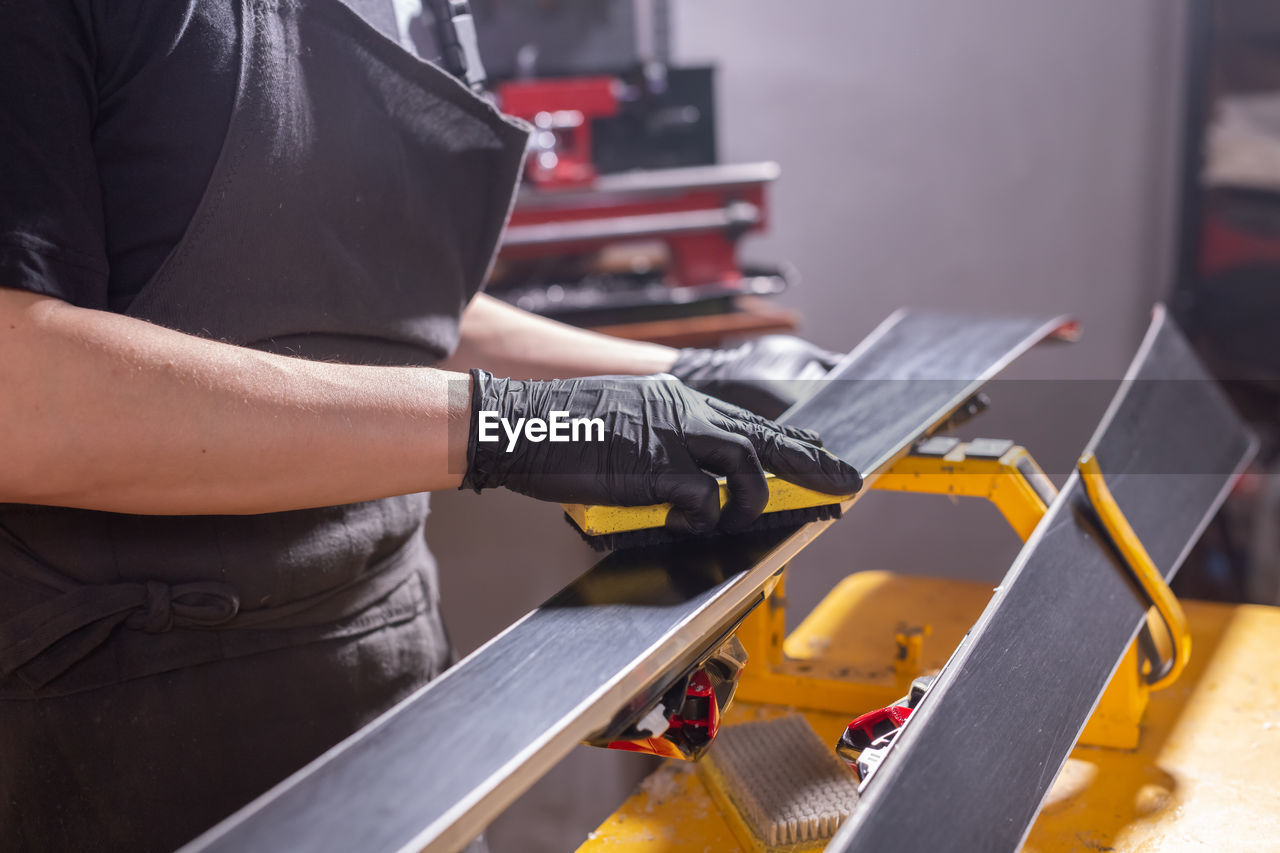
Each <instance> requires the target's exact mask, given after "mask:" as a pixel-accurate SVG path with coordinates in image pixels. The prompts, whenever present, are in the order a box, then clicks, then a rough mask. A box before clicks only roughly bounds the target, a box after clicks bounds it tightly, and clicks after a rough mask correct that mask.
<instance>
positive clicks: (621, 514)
mask: <svg viewBox="0 0 1280 853" xmlns="http://www.w3.org/2000/svg"><path fill="white" fill-rule="evenodd" d="M765 480H766V482H767V483H768V485H769V503H768V504H766V505H765V508H764V512H763V513H761V515H760V517H759V518H757V519H756V520H755V521H754V522H752V524H751V525H750V527H748V528H747V531H746V532H753V531H759V530H771V529H776V528H779V527H795V526H798V525H801V524H806V523H808V522H811V521H825V520H826V519H829V518H839V517H840V505H841V504H842V503H844V501H846V500H848V499H849V498H850V497H852V495H828V494H825V493H823V492H817V491H814V490H813V489H806V488H805V487H804V486H797V485H796V484H795V483H790V482H788V481H786V480H783V479H781V478H780V477H777V476H775V475H773V474H770V473H767V472H766V474H765ZM718 481H719V483H720V506H721V507H722V508H723V507H724V505H725V503H726V502H727V501H728V500H729V487H728V485H727V483H726V481H725V478H724V477H720V478H719V480H718ZM561 506H563V507H564V513H565V517H566V518H568V519H569V521H570V522H572V523H573V525H574V527H576V528H577V530H578V532H579V533H581V534H582V538H583V539H584V540H586V542H587V543H588V544H589V545H591V547H592V548H594V549H595V550H597V551H616V550H620V549H626V548H636V547H640V546H644V545H661V544H665V543H668V542H674V541H678V540H681V539H688V538H691V537H693V536H695V535H696V534H692V533H688V532H684V531H680V530H673V529H671V528H668V527H667V526H666V524H667V514H668V513H669V512H670V511H671V504H669V503H664V504H652V505H650V506H589V505H586V504H561ZM714 534H715V531H713V533H712V534H711V535H714Z"/></svg>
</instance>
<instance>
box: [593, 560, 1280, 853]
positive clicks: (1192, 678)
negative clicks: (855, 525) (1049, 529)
mask: <svg viewBox="0 0 1280 853" xmlns="http://www.w3.org/2000/svg"><path fill="white" fill-rule="evenodd" d="M990 595H991V588H990V587H989V586H987V585H984V584H978V583H972V582H965V581H955V580H938V579H932V578H920V577H908V576H899V575H894V574H890V573H886V572H865V573H861V574H857V575H852V576H850V577H849V578H847V579H846V580H845V581H844V582H842V583H841V584H840V585H839V586H837V587H836V589H834V590H833V591H832V593H831V594H830V595H829V596H828V597H827V598H826V599H825V600H824V601H823V602H822V603H821V604H819V605H818V607H817V608H815V609H814V611H813V612H812V613H811V614H810V615H809V616H808V617H807V618H806V619H805V620H804V621H803V622H802V623H801V624H800V625H799V626H798V627H797V628H796V629H795V630H794V631H793V632H791V634H790V635H788V637H787V639H786V642H785V645H784V651H785V654H786V656H787V657H788V658H789V659H791V660H794V661H803V662H805V663H807V664H809V665H811V666H812V667H813V669H814V671H815V672H816V671H820V670H826V671H828V672H860V673H861V674H862V675H863V676H868V675H871V676H874V674H875V672H874V671H875V669H876V668H877V667H881V668H886V667H887V669H892V667H891V665H890V664H889V662H890V661H892V659H893V657H894V638H895V635H896V634H897V633H900V632H901V630H902V626H903V625H904V624H915V625H928V626H929V628H930V631H929V633H928V636H927V637H926V638H925V641H924V646H923V649H922V650H921V653H922V655H923V659H922V662H921V663H922V665H923V667H924V668H925V669H926V670H927V669H932V668H937V667H941V665H942V664H943V663H945V661H946V658H947V656H948V655H949V654H950V651H951V649H953V648H954V647H955V645H956V644H957V643H958V642H959V641H960V638H961V637H962V636H963V634H964V632H965V631H966V630H968V627H969V626H970V625H971V624H973V622H974V620H975V619H977V617H978V615H979V613H980V612H981V610H982V608H983V607H984V606H985V604H986V602H987V600H988V598H989V597H990ZM1184 608H1185V611H1186V614H1187V617H1188V621H1189V624H1190V628H1191V634H1192V643H1193V649H1194V652H1193V654H1192V656H1191V660H1190V663H1189V665H1188V667H1187V669H1186V670H1185V671H1184V672H1183V673H1182V676H1181V677H1180V678H1179V680H1178V681H1177V682H1176V683H1175V684H1173V685H1172V686H1171V687H1169V688H1168V689H1165V690H1162V691H1157V692H1153V693H1152V694H1151V696H1150V701H1149V704H1148V706H1147V709H1146V713H1145V716H1144V717H1143V722H1142V733H1141V739H1140V742H1139V745H1138V748H1137V749H1135V750H1119V749H1104V748H1097V747H1086V746H1077V747H1076V749H1075V750H1074V751H1073V752H1072V754H1071V758H1070V759H1069V760H1068V762H1067V764H1066V766H1065V767H1064V768H1063V770H1062V772H1061V773H1060V774H1059V776H1058V779H1057V781H1056V782H1055V784H1054V786H1053V788H1052V789H1051V790H1050V792H1049V795H1048V797H1047V798H1046V799H1045V802H1044V806H1043V808H1042V810H1041V812H1040V816H1039V818H1038V819H1037V820H1036V823H1035V826H1034V828H1033V829H1032V831H1031V834H1030V836H1029V837H1028V840H1027V844H1026V846H1025V848H1024V850H1026V851H1035V853H1065V851H1110V850H1114V851H1154V850H1159V851H1162V853H1164V851H1168V853H1172V852H1173V851H1182V850H1224V849H1230V850H1250V851H1266V850H1280V608H1275V607H1263V606H1255V605H1226V604H1214V603H1208V602H1200V601H1187V602H1184ZM885 675H886V676H887V675H888V672H887V671H886V672H885ZM867 710H870V708H850V709H849V713H848V714H845V715H836V714H830V713H820V712H804V713H805V717H806V719H807V720H808V721H809V723H810V725H812V726H813V729H814V731H815V732H817V734H818V735H819V737H821V738H822V740H823V741H825V742H827V743H830V744H835V742H836V740H837V739H838V738H839V736H840V733H841V732H842V731H843V729H844V727H845V726H846V725H847V724H848V722H849V720H850V719H851V718H852V717H854V716H855V715H857V714H860V713H862V712H864V711H867ZM792 711H793V709H791V708H788V707H786V706H781V705H772V704H759V703H753V702H746V701H739V702H737V703H735V705H734V706H733V708H732V709H731V710H730V711H729V713H728V714H727V715H726V717H725V721H724V724H725V725H734V724H736V723H742V722H746V721H749V720H756V719H768V718H771V717H776V716H780V715H782V714H785V713H791V712H792ZM961 748H962V747H961ZM972 759H973V772H974V775H975V777H979V776H981V774H982V773H983V766H984V762H983V757H982V756H981V755H974V756H972ZM870 784H872V785H874V784H875V779H874V778H873V779H872V780H871V783H870ZM919 808H920V815H921V819H922V820H927V819H928V814H929V808H928V804H927V803H920V804H919ZM733 821H734V817H732V816H731V817H730V818H728V819H726V816H725V815H724V814H722V812H721V810H720V809H719V808H718V807H717V805H716V803H715V802H713V801H712V799H711V797H710V795H709V794H708V793H707V789H706V788H705V787H704V786H703V784H702V782H701V780H700V777H699V775H698V774H697V773H696V772H695V765H693V764H691V763H688V762H681V761H674V760H669V761H667V762H665V763H664V764H663V766H662V767H661V768H660V769H658V770H657V771H656V772H655V773H653V774H652V775H651V776H649V777H648V778H647V779H646V780H645V781H644V782H643V783H642V784H641V785H640V787H639V789H638V790H637V791H636V792H635V793H634V794H633V795H632V796H631V797H630V798H629V799H628V800H627V801H626V802H625V803H624V804H623V805H622V806H621V808H619V809H618V810H617V811H616V812H615V813H614V814H613V815H611V816H610V817H609V818H608V819H607V820H606V821H605V822H604V823H602V824H601V825H600V826H599V827H598V828H597V829H596V830H595V832H593V833H591V835H590V836H589V837H588V839H587V841H586V842H585V843H584V844H583V845H582V846H581V847H580V848H579V853H622V851H635V853H676V851H698V852H699V853H701V851H716V853H720V851H724V853H736V851H744V853H747V851H750V850H752V849H753V848H750V847H744V846H743V845H742V844H741V843H740V841H739V838H738V836H737V835H735V831H734V828H733V827H732V825H731V824H732V823H733ZM740 831H741V827H739V832H740Z"/></svg>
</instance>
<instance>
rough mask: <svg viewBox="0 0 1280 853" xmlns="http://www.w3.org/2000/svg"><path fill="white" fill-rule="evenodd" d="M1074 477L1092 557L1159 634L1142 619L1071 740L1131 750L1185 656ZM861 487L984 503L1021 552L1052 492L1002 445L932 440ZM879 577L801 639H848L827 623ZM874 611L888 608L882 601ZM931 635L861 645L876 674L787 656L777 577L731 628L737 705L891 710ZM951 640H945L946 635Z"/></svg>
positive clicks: (1090, 474) (1093, 495) (1027, 461)
mask: <svg viewBox="0 0 1280 853" xmlns="http://www.w3.org/2000/svg"><path fill="white" fill-rule="evenodd" d="M1079 476H1080V477H1081V478H1082V481H1083V483H1084V485H1085V487H1086V493H1087V494H1088V495H1089V500H1088V504H1089V505H1088V506H1087V507H1083V508H1082V510H1083V511H1085V512H1088V513H1091V514H1092V516H1093V517H1094V519H1095V520H1096V522H1097V524H1096V526H1097V527H1098V528H1099V531H1100V537H1099V539H1100V541H1101V543H1102V544H1103V547H1106V548H1107V549H1108V551H1109V552H1110V553H1111V554H1112V556H1113V557H1114V558H1115V559H1116V562H1117V563H1118V565H1119V566H1120V567H1122V568H1123V569H1125V570H1127V571H1128V572H1129V573H1130V574H1131V575H1132V576H1133V578H1134V579H1135V580H1136V581H1137V583H1138V587H1139V589H1140V590H1141V591H1142V593H1143V594H1144V595H1145V596H1146V597H1147V599H1148V600H1149V602H1150V603H1151V604H1152V613H1153V614H1156V615H1157V616H1158V621H1159V622H1161V623H1163V626H1164V631H1163V632H1153V631H1152V630H1151V628H1152V625H1153V624H1155V622H1156V621H1157V620H1156V619H1155V618H1153V617H1152V616H1151V615H1149V616H1148V623H1147V626H1146V627H1145V628H1144V629H1143V630H1142V632H1141V633H1140V635H1139V637H1138V639H1137V640H1136V641H1135V642H1134V643H1133V644H1131V645H1130V647H1129V649H1128V651H1127V652H1126V653H1125V656H1124V658H1123V659H1122V661H1121V662H1120V665H1119V667H1118V668H1117V670H1116V673H1115V675H1114V676H1113V677H1112V680H1111V682H1110V684H1109V685H1108V687H1107V689H1106V691H1105V692H1104V693H1103V695H1102V697H1101V699H1100V700H1099V703H1098V706H1097V708H1095V710H1094V713H1093V716H1092V717H1091V718H1090V720H1089V723H1088V724H1087V725H1086V727H1085V729H1084V731H1083V733H1082V734H1081V737H1080V740H1079V742H1080V744H1082V745H1087V746H1101V747H1110V748H1116V749H1134V748H1136V747H1137V745H1138V740H1139V737H1140V735H1141V721H1142V715H1143V713H1144V712H1145V710H1146V706H1147V701H1148V694H1149V691H1150V690H1153V689H1160V688H1162V687H1165V686H1167V685H1168V684H1170V683H1172V681H1173V679H1175V678H1176V677H1177V675H1178V673H1179V672H1181V670H1182V667H1183V666H1184V665H1185V662H1186V659H1187V654H1188V653H1189V651H1190V639H1189V634H1188V632H1187V627H1186V619H1185V617H1184V616H1183V615H1182V610H1181V607H1180V606H1179V605H1178V602H1177V599H1176V598H1175V597H1174V596H1173V594H1172V592H1170V591H1169V588H1168V585H1167V584H1166V583H1165V581H1164V578H1163V577H1162V576H1161V575H1160V573H1159V571H1158V570H1157V569H1156V567H1155V566H1154V565H1153V564H1152V562H1151V558H1150V557H1149V556H1147V554H1146V551H1145V549H1143V547H1142V544H1141V543H1140V542H1139V541H1138V539H1137V536H1136V535H1134V533H1133V530H1132V528H1131V527H1130V526H1129V524H1128V522H1127V521H1126V520H1125V519H1124V516H1123V514H1122V513H1121V512H1120V509H1119V507H1118V506H1117V505H1116V503H1115V501H1114V500H1113V499H1111V498H1110V492H1109V491H1108V490H1107V488H1106V483H1105V481H1104V480H1103V479H1102V475H1101V472H1100V471H1099V469H1098V467H1097V462H1096V460H1093V459H1092V458H1091V457H1086V458H1085V459H1082V460H1081V462H1080V465H1079ZM870 487H871V488H874V489H878V490H881V491H898V492H914V493H922V494H934V495H947V496H950V497H953V498H960V497H974V498H984V499H986V500H988V501H990V502H991V503H992V504H994V506H995V507H996V509H997V510H999V512H1000V513H1001V515H1002V516H1003V517H1004V519H1005V520H1006V521H1007V522H1008V523H1009V525H1010V526H1011V527H1012V528H1013V529H1014V531H1015V532H1016V533H1017V534H1018V536H1019V537H1020V538H1021V539H1022V540H1023V541H1025V540H1026V539H1027V538H1028V537H1030V536H1031V534H1032V532H1033V531H1034V530H1035V528H1036V525H1037V524H1038V523H1039V521H1040V519H1041V517H1042V516H1043V515H1044V514H1045V512H1046V510H1047V508H1048V506H1049V504H1051V503H1052V502H1053V500H1054V499H1055V497H1056V496H1057V490H1056V489H1055V487H1054V486H1053V483H1052V482H1051V481H1050V480H1049V478H1048V477H1047V476H1046V475H1045V474H1044V472H1043V471H1042V470H1041V469H1040V467H1039V466H1038V465H1037V464H1036V463H1035V461H1034V460H1033V459H1032V458H1031V456H1030V454H1029V453H1027V451H1026V450H1025V449H1024V448H1022V447H1020V446H1017V445H1015V444H1014V443H1013V442H1012V441H1007V440H993V439H976V440H973V441H969V442H962V441H960V440H959V439H957V438H951V437H940V436H938V437H932V438H928V439H925V440H923V441H921V442H919V443H917V445H916V446H915V447H914V448H913V449H912V451H911V452H910V453H909V454H907V455H905V456H903V457H902V458H900V459H899V460H898V461H897V462H896V463H894V465H893V466H892V467H891V468H890V469H889V470H888V471H886V472H885V473H884V474H882V475H881V476H879V477H878V478H876V479H875V480H874V481H873V482H872V483H871V484H870ZM882 575H883V573H878V572H875V573H863V575H862V576H859V575H854V576H851V577H850V578H847V579H846V580H845V582H843V583H842V584H841V585H839V586H837V588H836V589H835V590H834V591H833V592H832V594H831V595H829V596H828V599H827V600H826V601H824V602H823V604H822V605H820V606H819V608H818V609H817V610H815V611H814V613H813V614H811V616H810V617H809V619H807V620H806V624H805V627H806V628H814V630H813V631H811V632H807V633H809V634H810V635H811V636H829V635H830V634H831V633H834V632H835V631H839V632H840V633H841V636H842V638H843V639H847V638H848V637H849V632H850V631H851V630H856V629H854V628H851V627H850V626H849V625H840V624H837V623H839V622H840V621H841V620H846V621H847V620H848V619H849V618H851V614H854V613H857V612H863V611H864V610H865V608H864V607H863V605H864V604H865V603H866V602H865V599H867V598H868V597H869V594H868V590H869V589H871V587H870V586H868V584H874V583H875V582H876V580H877V579H876V578H875V577H873V576H882ZM863 578H865V581H866V582H865V583H862V584H861V585H860V584H859V583H858V581H859V580H860V579H863ZM910 599H911V596H910V595H909V594H907V595H905V596H904V597H903V599H902V601H903V605H904V609H906V608H909V607H910ZM885 606H886V607H889V606H892V605H891V604H890V603H889V602H888V601H886V602H885ZM820 611H821V612H820ZM813 620H817V622H818V623H822V622H823V620H826V623H827V624H826V625H825V626H824V625H822V624H819V625H818V626H816V628H815V626H813V625H811V624H810V623H811V621H813ZM931 630H932V626H930V625H928V624H923V625H922V624H911V623H908V622H902V623H899V624H898V625H897V626H896V628H895V629H894V631H893V644H892V646H888V645H886V644H884V642H883V640H884V639H885V638H881V637H868V638H866V639H867V640H868V641H869V642H870V643H871V644H875V643H877V642H879V643H880V644H881V646H880V647H882V648H885V649H886V651H887V652H888V653H887V654H885V655H884V658H883V659H882V664H883V665H874V666H872V665H857V664H852V665H851V664H850V663H849V662H848V661H836V660H834V659H830V660H828V659H826V658H825V656H824V654H823V651H824V650H823V649H810V650H797V649H795V648H792V649H788V648H786V647H787V646H788V645H792V644H791V643H789V642H788V640H787V625H786V594H785V568H784V569H783V570H782V571H780V572H779V573H778V574H777V575H775V576H774V578H773V579H772V581H771V583H770V585H768V586H767V587H766V598H765V600H764V602H763V603H762V604H761V605H760V606H758V607H756V609H755V610H754V611H752V612H751V613H750V614H749V615H748V616H747V617H746V619H745V620H744V621H743V623H742V624H741V626H740V627H739V629H738V632H737V636H738V639H739V640H740V641H741V643H742V645H743V647H744V648H745V649H746V651H747V654H748V657H749V660H750V664H749V665H748V666H747V667H746V668H745V670H744V672H743V674H742V677H741V681H740V683H739V685H738V690H737V697H738V698H741V699H742V700H743V701H747V702H755V703H762V704H776V705H790V706H794V707H798V708H804V709H808V710H815V711H828V712H833V713H840V714H853V715H856V714H857V713H859V712H860V711H865V710H870V709H872V708H878V707H883V706H887V705H890V704H891V703H893V702H894V701H896V700H897V699H898V698H899V697H901V696H903V695H904V694H905V693H906V692H907V691H908V690H909V689H910V686H911V682H912V680H913V679H915V678H917V677H918V676H921V675H927V674H931V673H930V671H929V670H930V669H931V668H932V669H936V663H935V665H934V666H933V667H929V666H928V665H927V662H926V660H925V655H924V654H923V649H924V645H925V641H926V639H927V637H928V636H929V634H930V633H931ZM951 633H952V636H954V635H955V631H952V632H951ZM1157 636H1159V640H1157V639H1156V637H1157ZM801 645H803V642H802V643H801ZM789 651H790V652H793V653H792V654H789V653H788V652H789ZM934 657H935V658H936V655H935V656H934Z"/></svg>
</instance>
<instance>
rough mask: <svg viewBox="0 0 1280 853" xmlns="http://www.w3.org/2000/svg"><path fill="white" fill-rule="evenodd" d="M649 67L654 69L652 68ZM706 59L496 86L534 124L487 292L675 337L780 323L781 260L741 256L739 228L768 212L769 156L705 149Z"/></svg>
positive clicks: (685, 340)
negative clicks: (776, 298)
mask: <svg viewBox="0 0 1280 853" xmlns="http://www.w3.org/2000/svg"><path fill="white" fill-rule="evenodd" d="M655 68H656V69H657V70H656V71H655ZM712 78H713V72H712V69H710V68H689V69H677V68H668V67H666V66H655V65H654V64H653V63H650V64H648V65H645V66H642V67H640V68H638V69H637V68H633V69H632V70H631V71H628V72H620V73H618V74H614V75H609V74H584V75H570V76H556V77H529V78H523V77H522V78H520V79H514V80H508V81H505V82H501V83H498V84H496V85H495V86H494V89H493V91H494V94H495V96H496V97H497V101H498V105H499V107H500V108H501V109H502V110H503V112H506V113H508V114H510V115H514V116H517V117H519V118H522V119H524V120H526V121H528V122H529V123H530V124H531V125H533V127H534V132H533V134H532V136H531V138H530V147H529V159H528V161H527V163H526V167H525V184H524V186H523V187H522V189H521V191H520V193H519V196H518V198H517V200H516V205H515V209H514V211H513V213H512V217H511V222H510V225H509V226H508V228H507V231H506V234H505V236H504V239H503V244H502V248H501V251H500V253H499V260H498V264H497V265H496V267H495V270H494V275H493V277H492V279H491V281H490V284H489V292H490V293H492V294H493V295H494V296H496V297H498V298H500V299H504V300H506V301H508V302H510V303H512V304H514V305H517V306H519V307H521V308H523V309H525V310H528V311H532V312H534V313H538V314H543V315H545V316H549V317H554V318H555V319H558V320H562V321H564V322H569V323H573V324H575V325H580V326H590V327H595V328H606V329H607V330H608V331H609V332H611V333H613V334H619V335H622V336H625V337H634V338H644V339H648V340H662V341H664V342H672V343H677V344H690V345H692V344H713V343H716V342H718V341H720V340H721V339H723V338H726V337H730V336H735V335H744V334H760V333H764V332H773V331H788V330H791V329H793V328H795V325H796V318H795V316H794V314H793V313H792V312H789V311H785V310H782V309H778V308H775V307H772V306H769V305H767V304H765V303H763V302H761V301H760V300H758V299H755V297H761V296H770V295H773V294H777V293H780V292H782V291H783V290H785V289H786V288H787V287H788V286H789V285H790V284H791V283H792V281H793V280H794V273H793V272H792V271H791V270H790V269H789V268H788V267H786V266H785V265H772V266H768V265H765V266H762V265H751V264H747V263H744V262H743V261H742V260H741V258H740V254H739V246H740V241H741V239H742V238H743V237H744V236H745V235H747V234H751V233H756V232H760V231H763V230H764V229H765V228H766V227H767V226H768V222H769V212H768V197H767V193H766V189H767V187H768V185H769V184H770V183H771V182H773V181H774V180H776V179H777V177H778V174H779V168H778V166H777V164H775V163H769V162H765V163H749V164H739V165H724V164H719V163H716V162H715V142H714V109H713V105H712Z"/></svg>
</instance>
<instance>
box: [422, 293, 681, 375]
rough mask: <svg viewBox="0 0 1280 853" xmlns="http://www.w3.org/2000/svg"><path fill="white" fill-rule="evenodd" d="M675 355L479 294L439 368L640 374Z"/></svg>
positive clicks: (662, 366)
mask: <svg viewBox="0 0 1280 853" xmlns="http://www.w3.org/2000/svg"><path fill="white" fill-rule="evenodd" d="M675 360H676V351H675V350H674V349H672V348H671V347H665V346H662V345H660V344H649V343H640V342H637V341H628V340H624V339H622V338H615V337H611V336H609V335H601V334H597V333H595V332H588V331H586V330H584V329H576V328H574V327H573V326H567V325H565V324H564V323H557V322H556V321H554V320H548V319H547V318H545V317H538V316H536V315H534V314H530V313H528V312H526V311H521V310H520V309H519V308H514V307H512V306H510V305H507V304H506V303H505V302H500V301H499V300H497V299H494V298H493V297H492V296H486V295H485V294H483V293H482V294H479V295H478V296H476V297H475V298H474V299H472V300H471V304H470V305H468V306H467V310H466V311H465V312H463V315H462V328H461V340H460V341H459V343H458V349H457V351H456V352H455V353H454V354H453V355H452V356H450V357H449V358H448V359H446V360H445V361H444V363H443V364H441V367H444V368H447V369H450V370H468V369H470V368H472V367H479V368H483V369H485V370H488V371H489V372H490V373H493V374H494V375H495V376H506V377H511V378H513V379H556V378H564V377H572V376H592V375H597V376H598V375H602V374H630V375H644V374H648V373H662V372H664V371H666V370H669V369H670V368H671V365H672V364H673V363H674V362H675Z"/></svg>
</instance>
